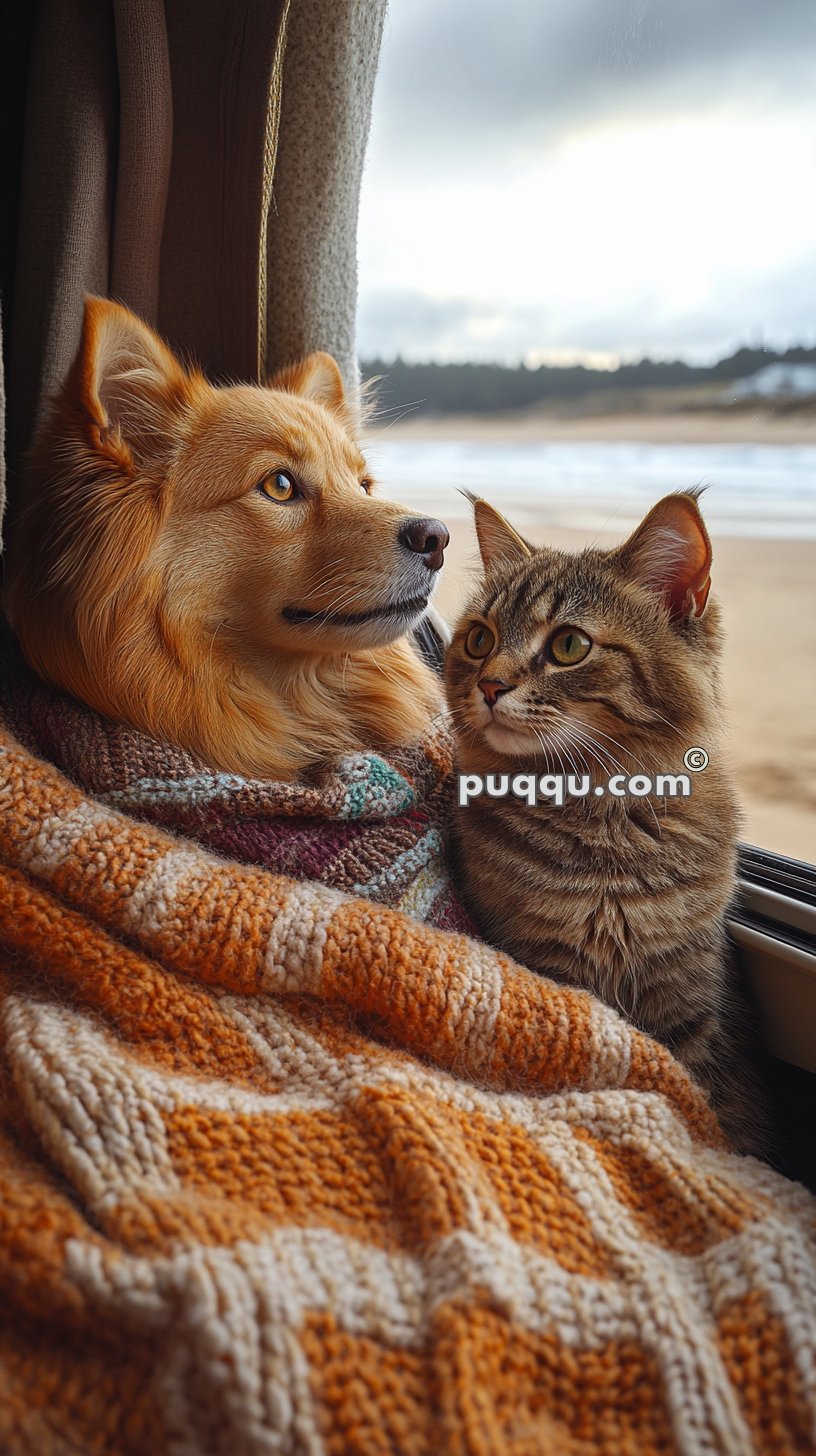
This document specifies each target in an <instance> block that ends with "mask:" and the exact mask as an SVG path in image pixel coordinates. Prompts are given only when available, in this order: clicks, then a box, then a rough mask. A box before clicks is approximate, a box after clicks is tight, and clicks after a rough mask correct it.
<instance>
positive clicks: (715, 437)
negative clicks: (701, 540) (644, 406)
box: [367, 408, 816, 445]
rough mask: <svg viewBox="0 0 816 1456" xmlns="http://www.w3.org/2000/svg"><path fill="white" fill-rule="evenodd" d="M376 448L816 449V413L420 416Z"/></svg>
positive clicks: (383, 428)
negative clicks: (445, 443) (447, 444)
mask: <svg viewBox="0 0 816 1456" xmlns="http://www.w3.org/2000/svg"><path fill="white" fill-rule="evenodd" d="M367 434H368V435H370V438H371V440H372V442H374V443H376V441H377V439H386V438H387V439H389V440H415V441H421V440H428V441H435V440H458V441H461V440H466V441H468V442H469V443H483V444H513V443H515V444H528V445H532V444H548V443H551V442H552V443H561V442H564V443H567V442H569V441H583V442H593V441H594V442H597V443H598V444H609V443H613V442H618V441H621V442H623V441H631V442H632V443H633V444H644V445H645V444H649V445H716V444H723V445H738V444H739V445H816V408H814V410H812V411H809V412H807V413H806V412H804V411H801V412H796V413H791V414H780V413H778V412H774V411H772V410H768V409H756V410H750V411H747V410H739V411H736V410H735V411H734V412H733V413H730V412H729V411H727V410H722V411H720V410H716V411H715V410H677V411H669V410H663V411H644V412H643V413H641V414H637V413H627V414H624V413H620V414H618V413H609V414H584V415H566V414H557V413H555V412H554V411H553V412H550V411H544V410H536V411H531V410H526V411H524V412H516V413H512V414H509V413H508V414H504V413H502V414H490V415H486V414H482V415H478V414H473V415H462V414H458V415H415V416H413V417H412V416H410V415H408V416H405V417H403V418H401V419H398V420H395V421H394V423H393V424H390V425H389V424H387V423H386V424H381V425H379V426H378V424H377V422H376V420H375V421H373V422H372V425H371V428H370V431H368V432H367Z"/></svg>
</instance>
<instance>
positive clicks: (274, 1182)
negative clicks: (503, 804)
mask: <svg viewBox="0 0 816 1456" xmlns="http://www.w3.org/2000/svg"><path fill="white" fill-rule="evenodd" d="M16 691H17V690H16V689H14V690H13V691H12V690H11V689H9V687H8V683H7V684H6V692H5V696H6V703H7V706H6V708H5V710H4V715H5V726H3V725H2V722H0V1037H2V1053H1V1054H0V1078H2V1092H3V1100H2V1109H3V1123H2V1136H1V1137H0V1451H2V1453H3V1456H57V1453H59V1456H67V1453H83V1456H84V1453H106V1456H126V1453H127V1456H148V1453H149V1456H163V1453H168V1456H171V1453H172V1456H269V1453H272V1452H275V1453H292V1456H295V1453H297V1456H324V1453H325V1456H392V1453H397V1456H426V1453H427V1456H443V1453H445V1456H447V1453H451V1456H538V1453H547V1456H627V1453H632V1456H635V1453H643V1456H646V1453H668V1452H680V1453H684V1456H702V1453H707V1456H715V1453H727V1456H749V1453H769V1456H770V1453H775V1456H793V1453H805V1452H812V1451H814V1450H816V1432H815V1431H814V1423H815V1422H816V1204H814V1200H813V1199H812V1198H811V1197H810V1195H809V1194H807V1193H806V1192H805V1190H804V1189H802V1188H801V1187H799V1186H797V1185H795V1184H792V1183H789V1182H787V1181H786V1180H785V1179H783V1178H781V1177H780V1176H779V1175H777V1174H775V1173H773V1172H772V1171H771V1170H769V1169H768V1168H767V1167H765V1166H764V1165H761V1164H759V1163H755V1162H753V1161H752V1160H750V1159H745V1158H739V1157H737V1156H735V1155H733V1154H731V1153H729V1152H728V1150H727V1149H726V1148H725V1146H724V1145H723V1141H722V1138H721V1135H720V1133H719V1131H718V1129H717V1127H716V1124H715V1122H714V1120H713V1117H712V1115H711V1113H710V1111H709V1109H708V1107H707V1105H706V1104H705V1102H704V1100H703V1098H702V1096H701V1095H700V1094H699V1093H698V1092H697V1091H696V1090H695V1089H694V1088H693V1087H692V1085H691V1084H690V1083H689V1081H688V1079H687V1077H686V1075H685V1074H684V1072H683V1071H682V1069H681V1068H680V1067H679V1066H678V1065H677V1064H676V1063H675V1062H674V1061H673V1060H672V1058H671V1056H670V1054H669V1053H668V1052H667V1051H666V1050H665V1049H664V1048H662V1047H660V1046H658V1045H656V1044H655V1043H653V1042H651V1041H649V1039H648V1038H646V1037H644V1036H643V1035H641V1034H640V1033H639V1032H637V1031H635V1030H634V1029H632V1028H631V1027H630V1026H628V1025H626V1024H625V1023H624V1022H623V1021H621V1020H620V1018H619V1017H617V1016H616V1015H615V1013H614V1012H613V1011H611V1010H609V1009H608V1008H607V1007H605V1006H603V1005H602V1004H601V1003H599V1002H597V1001H595V1000H593V999H592V998H591V997H589V996H588V995H586V994H585V993H583V992H579V991H574V990H571V989H569V988H565V987H562V986H556V985H554V984H552V983H550V982H548V981H546V980H544V979H540V978H537V977H535V976H532V975H531V974H529V973H528V972H526V971H524V970H522V969H520V968H519V967H517V966H515V965H514V964H513V963H512V962H511V961H509V960H508V959H507V957H505V956H502V955H500V954H498V953H496V952H494V951H492V950H490V949H489V948H488V947H486V946H484V945H481V944H479V943H477V942H475V941H473V940H471V939H469V938H468V937H467V936H464V935H461V934H454V933H449V932H444V931H440V930H438V929H435V928H433V927H431V926H429V925H424V924H422V923H420V921H419V920H418V919H417V918H413V917H411V916H409V915H406V914H405V913H402V912H401V911H400V910H397V909H394V908H393V907H392V906H391V905H389V904H385V903H379V904H378V903H375V901H374V898H373V895H374V893H378V894H380V896H381V900H382V899H384V898H385V892H384V891H383V890H382V886H383V884H384V883H385V882H386V881H387V879H388V876H387V868H388V866H387V864H383V866H382V869H383V871H384V874H383V875H381V876H380V879H379V880H377V878H376V876H374V875H373V874H372V873H371V859H370V857H369V856H368V851H367V850H366V849H365V848H363V849H362V850H361V851H360V852H361V854H362V855H363V857H364V861H365V863H364V867H363V869H362V870H361V871H360V875H359V876H358V878H357V879H355V881H354V883H355V884H357V883H358V881H359V883H361V884H362V883H364V884H365V887H366V898H362V897H360V896H359V895H354V894H348V893H343V892H342V891H341V890H338V889H337V888H335V887H333V886H330V885H329V884H328V883H327V881H328V880H329V879H330V878H331V872H330V871H329V870H328V869H327V867H326V864H325V863H316V864H314V865H313V864H312V863H309V864H308V866H307V868H308V871H309V874H310V878H309V880H308V881H307V880H303V879H298V878H294V877H288V876H285V875H281V874H278V873H271V872H270V871H268V870H265V869H262V868H259V867H257V866H255V865H248V864H239V863H235V862H226V861H224V860H223V859H219V858H217V857H216V856H214V855H213V854H212V853H211V852H208V851H206V850H204V849H203V848H201V847H200V846H197V845H195V844H193V843H192V842H190V841H189V840H188V841H186V842H185V841H183V840H180V839H178V838H176V837H174V836H173V835H171V834H169V833H168V832H167V831H166V829H164V828H162V827H159V825H158V824H157V823H155V822H154V823H153V824H149V823H139V822H136V820H135V819H134V818H131V817H128V815H126V814H124V813H122V812H121V805H123V804H127V807H128V808H129V809H133V810H138V812H139V814H140V816H141V818H142V819H146V818H147V816H148V814H150V816H151V817H152V818H153V819H154V820H158V819H160V818H161V817H162V816H163V813H164V810H163V809H162V807H161V806H162V804H166V803H168V802H172V803H173V804H174V805H176V807H177V785H175V784H174V783H173V782H171V781H170V780H169V779H164V778H163V777H162V774H161V773H159V774H158V775H155V774H153V773H152V770H151V769H150V765H147V767H146V768H145V765H140V764H137V763H135V762H134V761H133V760H132V759H131V756H130V753H131V748H132V742H131V740H130V739H127V738H123V737H122V736H121V735H120V734H119V732H118V730H109V729H104V731H103V729H101V728H98V729H94V730H93V731H92V738H93V732H96V731H98V732H100V733H102V734H103V738H104V741H105V742H107V743H108V744H109V745H110V746H109V749H108V753H109V761H108V762H107V763H104V762H103V759H104V755H100V756H99V757H94V753H89V751H88V743H89V742H91V741H92V739H91V740H88V742H83V741H81V740H80V739H79V738H78V737H77V736H76V734H75V731H74V727H72V726H71V725H70V724H69V725H68V726H67V727H66V720H65V719H64V718H62V717H54V718H53V719H50V718H49V717H48V713H45V716H44V718H43V719H42V721H40V722H39V723H38V724H37V725H36V726H37V734H38V736H39V735H44V734H50V735H51V737H50V741H49V748H50V751H51V753H52V755H53V756H59V757H60V760H61V762H62V764H63V766H64V767H65V769H66V770H67V772H68V774H69V775H70V777H67V776H65V775H64V774H62V773H61V772H60V771H59V770H58V769H56V768H55V767H53V765H51V764H49V763H47V762H45V761H43V760H42V759H41V758H38V757H36V756H35V755H34V754H33V753H32V752H31V751H30V749H29V747H27V746H26V745H24V744H23V743H21V742H20V741H19V739H18V738H17V737H16V736H13V734H12V732H11V731H10V730H9V724H10V722H11V720H12V717H13V718H14V722H15V725H16V726H17V728H18V732H19V733H23V727H24V725H23V723H22V719H23V717H24V714H23V713H22V709H21V708H20V699H19V697H18V698H17V699H16V701H15V706H14V708H13V710H12V708H10V707H9V706H8V703H9V700H10V698H12V697H14V694H15V693H16ZM41 701H44V700H41ZM48 711H49V712H51V711H52V710H51V709H49V710H48ZM53 711H56V710H53ZM59 711H60V713H61V712H62V711H63V709H62V708H60V709H59ZM72 711H74V712H79V713H80V714H81V712H82V710H72ZM84 721H86V722H88V721H89V720H88V719H87V717H86V718H85V720H84ZM77 722H79V719H74V720H73V723H74V725H75V724H76V723H77ZM32 731H33V728H32V722H31V719H30V718H29V722H28V728H27V730H26V732H25V734H24V735H23V736H25V737H26V739H27V742H29V743H30V741H31V733H32ZM89 731H90V730H89ZM69 732H70V741H67V735H68V733H69ZM58 739H59V740H60V741H59V742H58V741H57V740H58ZM43 741H44V740H43ZM121 754H124V757H117V755H121ZM86 755H88V757H87V760H86ZM80 759H82V763H80V762H79V760H80ZM86 762H87V764H92V765H93V766H92V767H88V768H87V773H88V774H89V775H90V774H91V773H93V774H98V775H101V777H100V778H98V779H97V780H96V783H97V785H98V787H97V789H96V791H95V795H92V794H90V793H89V792H88V791H86V790H84V789H81V788H79V787H77V784H76V783H75V782H71V778H74V779H78V778H80V777H84V776H85V772H86ZM150 762H151V763H155V759H151V760H150ZM364 762H366V763H368V764H369V765H372V764H373V763H374V762H375V761H374V760H373V759H368V760H365V761H364ZM440 762H441V760H440ZM100 764H102V767H101V768H100ZM80 770H81V771H80ZM352 772H354V770H349V773H350V774H351V773H352ZM380 773H381V774H382V783H384V785H385V787H384V788H382V786H381V789H378V788H377V787H376V784H375V782H374V780H375V779H376V777H377V775H378V774H380ZM393 773H396V776H397V777H399V778H402V779H403V782H404V783H405V784H408V785H409V787H410V789H411V792H412V793H413V794H414V795H415V797H414V798H412V799H410V800H409V799H408V798H407V797H406V801H405V803H404V804H399V803H398V799H394V798H391V799H389V800H388V802H389V803H391V804H393V805H395V806H396V807H397V808H399V809H400V810H401V811H402V814H401V815H400V813H394V814H393V815H392V820H393V823H395V824H396V823H397V822H398V821H399V819H400V817H402V818H403V819H405V818H408V819H410V816H411V815H412V814H413V813H415V812H416V813H418V814H419V815H420V816H422V815H423V814H426V813H427V814H428V819H427V820H424V821H423V823H427V824H429V825H430V824H431V822H432V820H431V814H430V811H429V810H428V804H429V803H430V802H431V801H432V799H433V793H434V790H433V788H432V787H426V788H420V791H419V792H417V784H425V785H426V786H429V785H431V784H432V782H436V781H437V779H435V778H434V775H433V774H432V773H430V770H429V771H428V773H429V777H428V779H427V780H424V779H423V778H422V774H421V773H419V772H418V773H417V775H416V777H412V776H410V775H408V774H407V772H406V774H405V775H403V774H402V772H401V771H400V770H394V769H393V767H392V766H391V767H390V766H388V765H384V766H383V768H382V770H381V771H380V770H379V769H378V770H377V771H376V774H375V773H374V771H373V770H372V769H370V768H369V769H365V768H362V767H361V768H360V774H361V776H360V779H359V781H358V782H360V783H361V784H362V787H361V788H360V789H359V791H358V793H359V797H358V798H354V797H353V796H352V797H349V795H350V783H349V781H348V780H347V781H345V788H342V789H341V787H339V786H338V782H337V781H336V782H335V788H334V792H335V793H336V794H337V799H336V801H335V802H336V805H337V806H340V805H341V804H342V805H344V806H345V808H344V809H343V810H340V809H339V807H338V808H337V809H336V810H335V813H334V816H333V817H332V818H331V820H330V829H331V830H336V829H337V826H338V825H340V826H346V827H347V826H348V825H350V824H356V825H358V826H359V824H360V823H361V822H362V823H368V824H370V827H371V829H372V832H373V831H374V826H375V823H381V822H384V819H378V818H377V815H376V813H374V812H372V805H373V803H374V802H375V799H376V796H377V794H378V793H380V792H381V797H380V799H379V800H377V802H378V803H379V804H380V806H382V804H383V803H384V802H385V799H386V798H387V796H388V795H392V794H395V795H397V796H398V794H399V792H400V791H399V789H398V787H397V784H396V780H395V778H393V777H392V774H393ZM198 774H199V769H198V768H196V770H195V772H192V771H190V772H189V773H187V774H186V776H182V777H183V778H185V781H186V780H189V782H186V786H185V789H184V795H185V803H186V804H187V805H188V809H187V810H185V812H189V814H190V816H191V817H190V819H189V823H188V827H189V828H190V829H192V830H194V831H195V833H196V835H197V837H199V838H204V837H205V833H206V835H207V836H209V835H210V834H213V835H214V834H215V833H218V834H219V835H220V834H221V833H222V832H224V833H226V832H227V830H225V829H224V823H225V822H227V823H228V826H229V828H228V832H229V833H230V834H232V835H233V836H234V840H235V844H238V845H239V848H240V845H241V843H242V841H240V827H239V826H240V820H241V817H242V815H240V814H234V813H232V812H231V810H230V808H229V807H227V808H225V807H224V806H229V803H230V795H231V794H233V793H234V794H236V795H238V796H239V797H240V796H241V795H249V797H248V798H246V799H245V800H244V803H245V804H246V805H247V806H248V811H249V812H248V818H249V819H250V820H251V822H252V823H253V825H255V824H256V821H257V820H258V819H260V820H261V821H263V822H264V823H265V824H267V821H271V819H272V817H273V816H272V814H271V812H270V811H269V804H268V802H267V801H266V800H264V792H265V791H264V789H263V788H262V786H254V788H252V789H248V788H247V786H246V785H241V784H231V783H229V782H223V781H217V780H216V778H215V777H214V776H212V775H208V776H206V783H204V784H203V785H202V784H201V782H200V780H199V778H198ZM437 778H438V775H437ZM156 779H159V780H160V781H161V782H160V783H157V782H156ZM114 784H115V785H116V787H114ZM162 785H163V787H162ZM116 792H121V793H123V794H124V798H123V799H122V800H118V801H116V800H114V799H113V794H114V793H116ZM309 792H311V791H307V790H304V791H302V792H301V794H300V795H295V798H294V799H293V801H292V802H293V803H294V802H296V803H297V808H296V809H295V810H294V811H292V810H290V811H289V820H290V822H291V823H293V824H294V823H295V822H297V823H298V824H303V823H304V822H306V821H307V820H310V815H311V819H312V820H314V821H315V823H314V824H313V827H316V816H317V813H318V810H317V807H316V801H310V800H309V799H308V794H309ZM269 793H270V794H273V795H274V794H276V793H279V791H278V790H269ZM102 795H104V802H103V799H102ZM219 795H220V797H219ZM278 802H279V803H282V802H284V801H282V800H280V799H279V800H278ZM310 802H311V803H313V805H314V807H313V808H312V810H309V809H308V807H305V806H307V805H308V804H309V803H310ZM259 803H261V804H265V805H266V807H265V809H264V811H263V812H262V813H261V814H260V815H256V814H255V810H256V809H257V807H258V804H259ZM114 805H116V807H114ZM349 805H351V806H352V808H351V809H350V808H349ZM214 806H217V811H216V809H215V808H214ZM417 806H420V807H417ZM360 810H361V812H358V811H360ZM175 812H176V808H174V809H173V814H175ZM285 812H286V811H283V812H281V813H280V814H279V816H276V817H280V818H283V814H284V813H285ZM343 813H345V815H346V817H345V818H344V817H342V815H343ZM355 813H356V817H354V815H355ZM215 820H218V825H217V826H216V828H215V829H214V828H213V824H214V822H215ZM267 827H269V826H268V824H267ZM278 827H280V826H278ZM254 832H255V830H254V829H253V833H254ZM327 832H328V831H327ZM405 832H410V833H411V834H413V835H414V838H413V840H412V844H414V845H415V844H416V843H418V842H421V839H422V835H421V834H420V833H419V828H417V827H415V828H414V829H412V830H410V831H405ZM253 843H254V841H253ZM357 843H360V844H364V843H365V840H364V837H361V838H359V839H358V841H357ZM349 844H350V841H348V840H346V841H343V843H342V846H341V848H340V849H338V850H337V854H336V859H335V863H338V862H339V863H342V865H343V870H342V876H343V886H344V889H345V888H347V887H348V884H349V880H350V877H351V876H353V875H354V874H355V871H354V870H353V869H350V868H349V866H350V864H351V863H352V860H353V855H352V853H351V851H350V849H349ZM244 848H246V846H244ZM242 852H243V851H242ZM283 852H284V851H281V853H283ZM310 852H311V851H310ZM230 853H231V854H233V855H234V854H235V847H234V845H233V847H232V848H231V849H230ZM246 857H247V858H253V859H254V858H261V857H262V856H260V855H258V854H257V853H256V852H255V849H254V848H253V849H252V852H251V853H250V854H248V855H247V856H246ZM296 863H297V860H296V859H293V860H292V861H291V864H292V866H293V867H294V866H295V864H296ZM427 863H430V857H428V858H427V859H426V864H427ZM314 869H317V871H318V875H312V870H314ZM399 873H400V874H401V873H402V871H400V872H399ZM365 876H368V878H367V879H365V878H364V877H365ZM321 878H322V880H323V881H324V882H323V883H320V882H319V879H321ZM388 893H389V895H390V894H391V893H392V892H391V891H389V892H388ZM446 893H447V892H446ZM428 894H429V895H430V890H429V891H428ZM424 903H425V902H423V901H421V900H420V899H417V901H416V906H417V907H419V908H422V906H423V904H424ZM451 903H452V902H451ZM433 904H438V900H436V901H433ZM426 908H427V905H426ZM445 913H447V912H445Z"/></svg>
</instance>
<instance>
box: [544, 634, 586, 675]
mask: <svg viewBox="0 0 816 1456" xmlns="http://www.w3.org/2000/svg"><path fill="white" fill-rule="evenodd" d="M591 646H592V638H591V637H587V634H586V632H582V631H581V629H580V627H560V628H559V629H558V631H557V632H556V633H555V635H554V636H553V637H552V638H551V639H550V656H551V657H552V659H553V662H557V663H558V664H559V665H560V666H561V667H574V666H575V664H576V663H577V662H583V660H584V658H585V657H586V655H587V653H588V652H589V649H590V647H591Z"/></svg>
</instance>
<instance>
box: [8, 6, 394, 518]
mask: <svg viewBox="0 0 816 1456" xmlns="http://www.w3.org/2000/svg"><path fill="white" fill-rule="evenodd" d="M385 7H386V0H42V3H41V4H40V5H39V6H38V8H37V13H36V17H35V20H34V24H33V30H32V31H31V33H30V34H29V35H27V36H26V44H25V47H22V46H21V48H20V64H21V65H24V66H25V68H26V77H27V79H26V84H25V88H24V90H23V88H21V97H22V98H23V101H22V105H21V116H20V118H19V121H20V125H19V128H18V129H17V131H16V133H15V134H14V135H13V136H9V129H8V128H7V138H6V146H7V148H8V147H9V146H12V147H14V146H16V147H19V148H20V166H19V169H18V175H19V186H18V187H17V186H13V187H12V191H13V192H14V195H10V196H9V197H8V199H7V203H8V207H7V212H6V233H8V232H9V230H11V231H12V232H13V237H12V244H13V246H12V247H11V248H9V249H4V252H6V251H7V252H8V254H9V258H10V261H9V262H8V265H7V266H6V267H5V270H4V271H5V274H6V276H5V277H4V280H3V291H4V298H5V300H6V302H5V315H6V317H5V324H6V327H7V329H8V330H9V338H8V339H7V341H6V343H7V349H6V384H7V396H8V400H7V403H8V417H7V433H8V446H9V448H8V459H9V461H10V463H11V466H12V472H13V470H14V467H15V464H16V463H17V462H18V460H19V453H20V451H21V450H22V449H24V448H25V446H26V444H27V443H28V440H29V438H30V435H31V431H32V428H33V426H34V424H35V422H36V419H37V416H38V413H39V411H40V409H41V408H42V403H43V400H44V398H45V396H46V395H47V394H48V393H49V392H50V391H52V390H53V389H54V388H55V387H56V386H57V385H58V384H59V382H60V380H61V379H62V377H63V375H64V373H65V371H66V369H67V367H68V364H69V363H70V360H71V358H72V356H73V353H74V351H75V349H76V346H77V343H78V339H79V330H80V323H81V317H82V302H83V297H84V295H85V294H86V293H89V292H93V293H101V294H108V295H110V296H112V297H115V298H118V299H121V300H122V301H123V302H124V303H127V304H129V305H130V306H131V307H132V308H134V309H136V310H137V312H139V313H140V314H142V316H143V317H145V318H147V319H148V320H149V321H150V322H151V323H154V324H156V325H157V326H158V327H159V328H160V329H161V331H162V332H163V333H164V334H165V335H166V336H167V338H168V339H169V340H170V342H171V344H173V346H174V347H176V348H178V349H181V350H185V351H187V352H189V353H190V354H192V355H193V356H194V357H195V358H196V359H197V360H198V361H199V362H200V363H201V364H202V365H203V367H204V368H205V369H206V370H207V371H208V372H209V373H210V374H211V375H212V376H213V377H215V378H219V377H220V378H226V377H230V378H241V379H257V378H260V377H262V376H263V375H264V373H265V372H266V371H267V370H268V369H270V368H274V367H275V366H277V365H279V364H282V363H285V362H287V361H289V360H291V359H294V358H296V357H298V356H300V355H301V354H303V353H304V352H306V351H308V350H309V349H312V348H318V347H319V348H324V349H328V350H329V351H330V352H332V353H333V354H335V356H336V357H337V358H338V360H339V362H340V364H341V366H342V368H343V369H344V371H345V373H346V375H347V377H348V378H352V377H353V375H354V371H355V369H356V363H355V346H354V316H355V307H356V286H357V280H356V225H357V207H358V201H359V188H360V179H361V174H362V165H363V156H364V151H365V143H366V138H367V134H368V126H369V120H370V113H371V100H372V93H373V86H374V79H375V75H376V68H377V59H378V54H379V46H380V39H381V33H382V24H383V19H384V15H385ZM8 171H9V175H11V176H12V177H13V176H14V166H13V165H12V166H11V168H9V169H8ZM9 220H10V221H9ZM10 495H11V503H12V506H13V505H14V496H15V491H14V479H13V478H12V482H11V489H10Z"/></svg>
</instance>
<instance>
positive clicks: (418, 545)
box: [397, 517, 450, 571]
mask: <svg viewBox="0 0 816 1456" xmlns="http://www.w3.org/2000/svg"><path fill="white" fill-rule="evenodd" d="M397 539H398V540H399V541H400V543H401V545H403V546H407V548H408V550H409V551H415V552H416V554H417V556H421V557H422V560H423V561H424V562H425V565H426V566H427V568H428V570H429V571H438V570H439V568H440V566H441V565H442V562H443V561H444V559H445V547H446V546H447V544H448V542H449V541H450V534H449V532H448V528H447V526H443V525H442V522H441V521H428V520H426V519H425V518H424V517H415V518H413V519H412V520H410V521H403V523H402V525H401V526H400V528H399V534H398V538H397Z"/></svg>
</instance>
